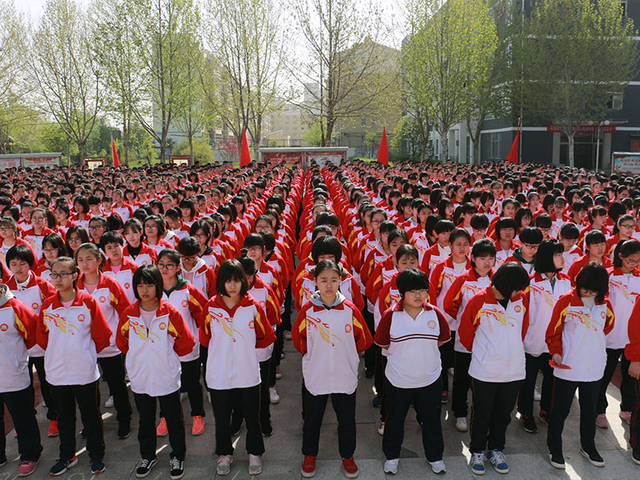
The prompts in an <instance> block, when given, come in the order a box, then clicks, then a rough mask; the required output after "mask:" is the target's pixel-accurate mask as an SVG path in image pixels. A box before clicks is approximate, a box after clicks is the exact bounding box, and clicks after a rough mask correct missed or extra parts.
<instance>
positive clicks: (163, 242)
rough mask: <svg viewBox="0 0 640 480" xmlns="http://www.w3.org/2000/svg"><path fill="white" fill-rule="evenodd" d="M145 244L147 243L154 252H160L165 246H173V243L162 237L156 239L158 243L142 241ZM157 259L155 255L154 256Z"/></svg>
mask: <svg viewBox="0 0 640 480" xmlns="http://www.w3.org/2000/svg"><path fill="white" fill-rule="evenodd" d="M143 243H144V244H145V245H147V246H148V247H150V248H153V249H154V250H155V251H156V253H160V252H161V251H162V250H164V249H165V248H173V247H174V245H172V244H171V243H169V242H168V241H167V240H165V239H164V238H160V239H158V243H156V244H154V245H151V244H149V243H147V242H143ZM156 260H157V257H156Z"/></svg>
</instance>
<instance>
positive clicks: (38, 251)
mask: <svg viewBox="0 0 640 480" xmlns="http://www.w3.org/2000/svg"><path fill="white" fill-rule="evenodd" d="M50 233H54V231H53V230H51V229H50V228H47V227H44V228H43V229H42V232H41V233H40V235H36V233H35V232H34V231H33V227H31V228H30V229H29V230H26V231H25V232H24V233H23V234H22V239H23V240H24V241H25V242H27V245H29V246H30V247H31V249H32V250H33V253H35V257H36V261H37V260H39V259H40V258H42V240H44V237H45V235H48V234H50Z"/></svg>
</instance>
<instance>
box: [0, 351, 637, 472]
mask: <svg viewBox="0 0 640 480" xmlns="http://www.w3.org/2000/svg"><path fill="white" fill-rule="evenodd" d="M285 352H286V357H285V358H284V359H283V360H282V373H283V378H282V379H281V380H279V381H278V383H277V389H278V393H279V394H280V396H281V401H280V403H279V404H277V405H272V407H271V415H272V419H273V424H274V429H275V431H274V434H273V436H272V437H270V438H266V439H265V447H266V452H265V454H264V456H263V463H264V470H263V473H262V474H261V475H259V476H258V479H263V480H267V479H278V480H283V479H300V478H302V477H301V474H300V462H301V453H300V448H301V445H302V417H301V414H300V408H301V407H300V405H301V403H300V379H301V365H300V355H299V354H298V353H297V352H296V351H295V350H294V348H293V345H292V344H291V342H290V341H285ZM372 387H373V380H369V379H366V378H365V377H364V371H363V368H362V365H361V379H360V385H359V387H358V398H357V422H358V447H357V450H356V454H355V459H356V462H357V464H358V466H359V468H360V478H362V479H367V480H379V479H380V480H381V479H384V478H387V479H390V478H393V476H391V475H385V474H384V473H383V469H382V466H383V462H384V456H383V454H382V446H381V444H382V437H380V436H379V435H378V434H377V431H376V425H377V422H378V421H379V409H375V408H373V407H372V406H371V400H372V399H373V397H374V394H373V391H372ZM101 391H102V399H101V400H102V403H104V401H105V400H106V394H107V390H106V385H104V384H102V385H101ZM608 395H609V404H610V406H609V409H608V417H609V421H610V423H611V428H610V429H608V430H600V429H598V431H597V434H596V445H597V447H598V448H599V450H600V453H601V454H602V456H603V457H604V459H605V461H606V464H607V465H606V467H604V468H596V467H593V466H592V465H591V464H589V463H588V462H587V460H586V459H584V458H583V457H582V456H581V455H580V452H579V450H580V444H579V438H578V437H579V429H578V426H579V407H578V405H577V401H574V406H573V408H572V411H571V415H570V416H569V418H568V419H567V423H566V427H565V432H564V453H565V459H566V462H567V469H566V471H558V470H556V469H554V468H553V467H551V465H550V464H549V462H548V459H547V455H546V452H547V450H546V446H545V437H546V427H545V426H544V424H542V423H541V422H538V428H539V430H538V433H537V434H533V435H532V434H528V433H525V432H524V430H523V429H522V427H521V426H520V423H519V421H518V420H517V419H516V417H515V415H514V417H513V422H512V423H511V425H510V426H509V429H508V432H507V447H506V449H505V453H506V455H507V460H508V461H509V465H510V468H511V473H510V474H509V475H507V477H510V478H514V479H536V480H543V479H561V480H564V479H574V478H575V479H577V478H580V479H617V480H626V479H638V478H640V467H638V466H636V465H634V464H633V463H632V462H631V458H630V451H629V448H628V439H629V427H628V426H627V425H626V424H623V422H622V420H621V419H620V418H619V417H618V411H619V400H620V398H619V392H618V390H617V388H615V387H610V388H609V392H608ZM132 400H133V398H132ZM205 406H206V407H205V409H206V412H207V416H206V418H205V423H206V428H205V432H204V434H203V435H202V436H199V437H192V436H191V434H190V432H191V419H190V418H189V417H187V420H186V423H187V426H186V428H187V459H186V462H185V467H186V474H185V476H184V478H185V479H204V478H206V479H215V478H218V477H217V476H216V473H215V470H216V468H215V467H216V458H215V456H214V454H213V451H214V420H213V412H212V410H211V405H210V404H209V403H205ZM448 406H449V405H447V406H444V407H445V408H443V413H442V418H443V431H444V438H445V458H444V460H445V462H446V464H447V473H446V475H440V476H439V477H441V478H447V479H450V480H454V479H462V478H465V479H470V478H476V477H475V476H474V475H473V474H471V473H470V471H469V468H468V466H467V463H468V460H469V451H468V446H469V434H468V433H459V432H457V431H456V430H455V428H454V423H455V421H454V419H453V418H452V416H451V414H450V411H449V409H448V408H447V407H448ZM183 407H184V410H185V412H186V414H187V415H188V412H189V405H188V400H185V402H184V403H183ZM535 408H536V409H537V408H538V406H537V404H536V407H535ZM134 409H135V407H134ZM102 410H103V413H104V423H105V442H106V446H107V451H106V457H105V463H106V465H107V471H106V472H105V473H103V474H101V475H99V476H95V477H96V478H99V479H104V480H108V479H134V478H136V477H135V468H136V466H137V462H138V461H139V451H138V442H137V439H136V432H137V428H136V425H137V416H136V415H135V413H134V420H133V433H132V435H131V437H129V438H128V439H127V440H123V441H121V440H118V439H117V437H116V432H117V422H116V419H115V410H114V409H105V408H103V409H102ZM536 411H537V410H536ZM78 418H79V416H78ZM38 421H39V423H40V431H41V433H42V435H43V446H44V452H43V456H42V459H41V461H40V464H39V466H38V469H37V471H36V472H35V473H34V474H33V475H32V477H31V478H37V479H44V478H51V477H50V476H49V469H50V468H51V466H52V465H53V463H54V462H55V460H56V459H57V453H58V439H57V438H47V437H46V431H47V425H48V423H47V420H46V418H45V415H44V407H42V406H40V407H39V408H38ZM336 427H337V423H336V417H335V414H334V413H333V410H332V409H331V406H328V407H327V412H326V414H325V419H324V425H323V429H322V434H321V439H320V453H319V456H318V463H317V469H316V471H317V473H316V477H315V478H317V479H319V480H329V479H340V478H345V477H344V473H343V470H342V465H341V462H340V459H339V455H338V448H337V428H336ZM81 428H82V427H81V424H80V423H78V426H77V431H78V433H79V432H80V430H81ZM244 433H245V431H244V427H243V429H242V430H241V433H240V436H239V437H238V438H237V439H236V445H237V450H236V455H235V461H234V463H233V465H232V469H231V473H230V475H229V476H227V477H226V478H228V479H233V480H240V479H246V478H249V477H250V475H249V474H248V472H247V467H248V459H247V455H246V452H245V449H244V442H245V436H244ZM420 439H421V431H420V428H419V426H418V425H417V423H416V422H415V414H414V412H413V410H411V411H410V412H409V415H408V418H407V422H406V430H405V439H404V445H403V449H402V456H401V460H400V468H399V472H398V475H397V476H396V477H397V478H399V479H418V478H420V479H424V478H434V477H436V475H434V474H432V473H431V470H430V468H429V466H428V464H427V462H426V460H425V457H424V452H423V450H422V445H421V440H420ZM77 444H78V450H79V462H78V465H76V466H75V467H74V468H72V469H70V470H69V471H68V472H67V473H66V474H65V475H63V476H62V477H60V478H63V479H69V480H88V479H91V478H94V476H92V475H91V474H90V471H89V459H88V457H87V454H86V451H85V450H84V440H83V439H82V438H81V437H80V435H78V440H77ZM17 450H18V447H17V441H16V439H15V437H14V434H13V432H10V433H9V435H8V436H7V457H8V458H9V462H8V463H7V464H6V465H5V466H3V467H0V480H9V479H13V478H14V477H15V475H16V472H17V468H18V453H17ZM158 450H159V451H158V458H159V462H158V464H157V465H156V467H155V468H154V469H153V471H152V472H151V474H150V475H149V477H147V478H149V479H152V480H160V479H169V478H170V477H169V451H170V448H169V445H168V437H164V438H159V439H158ZM485 477H486V478H489V479H491V478H494V479H495V478H498V477H503V478H504V477H505V476H501V475H498V474H497V473H496V472H494V471H493V470H492V469H491V467H489V468H488V469H487V474H486V475H485ZM220 478H223V477H220Z"/></svg>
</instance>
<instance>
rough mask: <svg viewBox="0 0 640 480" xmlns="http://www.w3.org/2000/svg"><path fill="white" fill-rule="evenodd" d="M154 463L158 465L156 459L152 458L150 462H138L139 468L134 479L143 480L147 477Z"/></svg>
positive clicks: (147, 460) (146, 460) (144, 459)
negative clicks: (140, 479) (139, 479)
mask: <svg viewBox="0 0 640 480" xmlns="http://www.w3.org/2000/svg"><path fill="white" fill-rule="evenodd" d="M156 463H158V459H157V458H154V459H151V460H149V459H146V458H143V459H142V461H141V462H140V466H139V467H138V468H137V469H136V477H138V478H144V477H146V476H147V475H149V473H150V472H151V469H152V468H153V467H154V465H155V464H156Z"/></svg>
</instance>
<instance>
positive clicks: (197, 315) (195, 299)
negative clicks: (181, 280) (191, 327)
mask: <svg viewBox="0 0 640 480" xmlns="http://www.w3.org/2000/svg"><path fill="white" fill-rule="evenodd" d="M187 288H189V287H187ZM206 304H207V299H206V298H205V296H204V295H203V294H202V292H201V291H200V290H198V289H197V288H195V287H194V288H189V311H190V312H191V316H192V317H193V319H194V320H195V322H196V326H197V327H198V328H200V324H201V323H202V317H203V312H204V307H205V305H206Z"/></svg>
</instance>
